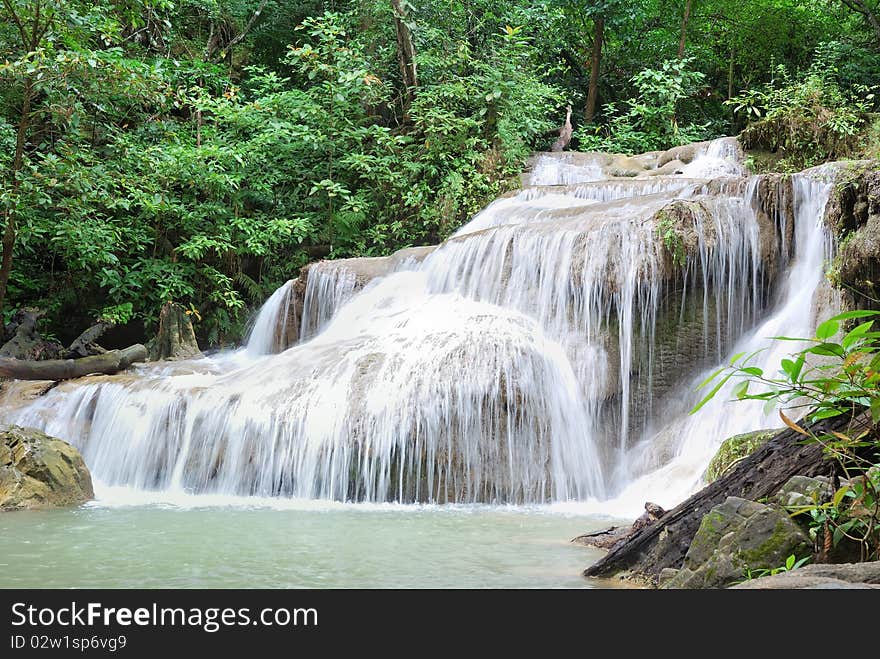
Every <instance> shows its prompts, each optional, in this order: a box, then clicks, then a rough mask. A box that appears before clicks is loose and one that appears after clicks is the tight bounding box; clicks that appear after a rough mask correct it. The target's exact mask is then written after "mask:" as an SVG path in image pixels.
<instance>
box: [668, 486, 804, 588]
mask: <svg viewBox="0 0 880 659" xmlns="http://www.w3.org/2000/svg"><path fill="white" fill-rule="evenodd" d="M809 553H811V547H810V542H809V540H808V538H807V536H806V535H805V534H804V532H803V531H802V530H801V529H800V528H799V527H798V525H797V524H795V523H794V522H793V521H792V520H791V518H790V517H789V516H788V515H787V514H786V513H785V511H783V510H782V509H780V508H778V507H775V506H767V505H764V504H761V503H756V502H754V501H749V500H748V499H740V498H739V497H728V498H727V499H726V500H725V501H724V502H723V503H722V504H720V505H718V506H715V507H714V508H712V509H711V510H710V511H709V513H708V514H706V515H705V516H704V517H703V520H702V522H701V524H700V528H699V529H698V530H697V533H696V535H695V536H694V539H693V541H692V542H691V545H690V548H689V549H688V552H687V554H686V555H685V559H684V565H683V566H682V569H681V571H680V572H679V573H678V574H677V575H675V576H674V577H673V578H671V579H670V580H669V581H668V582H666V583H665V584H664V586H663V587H664V588H722V587H725V586H730V585H732V584H734V583H736V582H738V581H742V580H743V579H744V577H745V574H746V571H747V570H748V569H752V570H756V569H772V568H775V567H778V566H780V565H783V564H785V559H786V558H787V557H788V556H790V555H791V554H795V555H796V556H803V555H805V554H809Z"/></svg>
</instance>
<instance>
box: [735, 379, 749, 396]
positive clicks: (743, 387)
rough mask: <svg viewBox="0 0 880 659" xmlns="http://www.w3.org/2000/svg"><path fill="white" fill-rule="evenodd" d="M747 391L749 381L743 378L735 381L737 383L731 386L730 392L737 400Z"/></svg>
mask: <svg viewBox="0 0 880 659" xmlns="http://www.w3.org/2000/svg"><path fill="white" fill-rule="evenodd" d="M748 391H749V381H748V380H743V381H742V382H739V383H737V385H736V386H735V387H734V388H733V392H732V394H733V396H735V397H736V398H738V399H739V400H742V399H743V398H745V397H746V394H747V393H748Z"/></svg>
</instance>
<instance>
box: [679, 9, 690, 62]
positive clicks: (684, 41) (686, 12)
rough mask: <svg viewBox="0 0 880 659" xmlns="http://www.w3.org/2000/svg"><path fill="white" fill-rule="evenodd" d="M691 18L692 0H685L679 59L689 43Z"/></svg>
mask: <svg viewBox="0 0 880 659" xmlns="http://www.w3.org/2000/svg"><path fill="white" fill-rule="evenodd" d="M690 18H691V0H685V3H684V16H682V17H681V39H679V41H678V59H681V58H682V57H684V48H685V46H686V45H687V30H688V21H689V20H690Z"/></svg>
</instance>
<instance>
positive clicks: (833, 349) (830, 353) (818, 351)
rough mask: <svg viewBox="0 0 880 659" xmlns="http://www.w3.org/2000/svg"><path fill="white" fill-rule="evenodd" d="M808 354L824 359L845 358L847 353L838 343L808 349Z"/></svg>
mask: <svg viewBox="0 0 880 659" xmlns="http://www.w3.org/2000/svg"><path fill="white" fill-rule="evenodd" d="M806 352H809V353H812V354H814V355H822V356H824V357H843V356H844V355H845V354H846V353H845V352H844V350H843V348H842V347H841V346H840V345H839V344H837V343H819V344H818V345H814V346H812V347H810V348H807V349H806Z"/></svg>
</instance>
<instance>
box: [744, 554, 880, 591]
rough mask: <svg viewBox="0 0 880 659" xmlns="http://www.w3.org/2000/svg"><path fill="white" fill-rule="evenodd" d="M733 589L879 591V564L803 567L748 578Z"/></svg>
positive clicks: (874, 562)
mask: <svg viewBox="0 0 880 659" xmlns="http://www.w3.org/2000/svg"><path fill="white" fill-rule="evenodd" d="M733 588H738V589H748V590H757V589H783V590H788V589H792V588H798V589H810V590H838V589H844V588H846V589H849V588H858V589H865V588H880V561H872V562H869V563H842V564H839V565H819V564H817V565H805V566H804V567H800V568H798V569H797V570H792V571H790V572H780V573H779V574H774V575H772V576H767V577H761V578H759V579H751V580H749V581H745V582H743V583H740V584H736V585H735V586H733Z"/></svg>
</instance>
